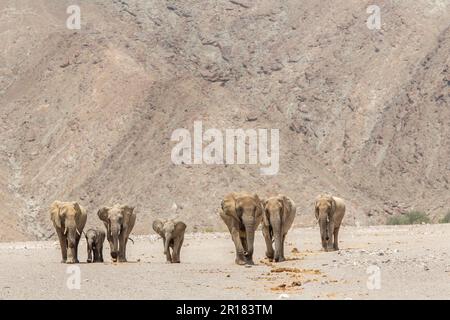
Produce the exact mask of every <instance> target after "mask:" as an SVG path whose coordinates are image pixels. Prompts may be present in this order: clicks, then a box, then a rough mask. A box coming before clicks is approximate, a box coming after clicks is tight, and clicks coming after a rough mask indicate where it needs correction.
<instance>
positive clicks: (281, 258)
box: [280, 234, 286, 262]
mask: <svg viewBox="0 0 450 320" xmlns="http://www.w3.org/2000/svg"><path fill="white" fill-rule="evenodd" d="M285 241H286V234H283V237H282V238H281V249H280V262H281V261H285V260H286V258H285V256H284V243H285Z"/></svg>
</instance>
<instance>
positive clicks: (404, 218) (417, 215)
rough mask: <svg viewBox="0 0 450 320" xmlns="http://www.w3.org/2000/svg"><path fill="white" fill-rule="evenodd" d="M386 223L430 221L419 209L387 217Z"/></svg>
mask: <svg viewBox="0 0 450 320" xmlns="http://www.w3.org/2000/svg"><path fill="white" fill-rule="evenodd" d="M386 223H387V224H388V225H406V224H421V223H430V218H428V216H427V215H426V214H425V212H421V211H410V212H408V213H406V214H403V215H399V216H393V217H389V218H388V219H387V222H386Z"/></svg>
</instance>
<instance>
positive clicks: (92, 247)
mask: <svg viewBox="0 0 450 320" xmlns="http://www.w3.org/2000/svg"><path fill="white" fill-rule="evenodd" d="M93 250H94V243H93V241H92V239H89V240H88V241H87V251H88V258H87V262H92V261H93V260H92V251H93Z"/></svg>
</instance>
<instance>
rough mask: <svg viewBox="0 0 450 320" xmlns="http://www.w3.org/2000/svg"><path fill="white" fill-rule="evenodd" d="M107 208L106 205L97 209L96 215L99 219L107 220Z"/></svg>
mask: <svg viewBox="0 0 450 320" xmlns="http://www.w3.org/2000/svg"><path fill="white" fill-rule="evenodd" d="M109 209H110V208H108V207H103V208H100V209H99V210H98V211H97V216H98V217H99V218H100V220H102V221H104V222H106V221H107V220H108V215H109Z"/></svg>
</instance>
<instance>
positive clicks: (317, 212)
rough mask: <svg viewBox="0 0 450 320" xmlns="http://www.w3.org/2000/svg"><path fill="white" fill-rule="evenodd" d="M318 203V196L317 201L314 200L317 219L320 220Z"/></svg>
mask: <svg viewBox="0 0 450 320" xmlns="http://www.w3.org/2000/svg"><path fill="white" fill-rule="evenodd" d="M318 203H319V197H317V198H316V201H315V202H314V214H315V216H316V219H317V220H319V207H318V206H317V205H318Z"/></svg>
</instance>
